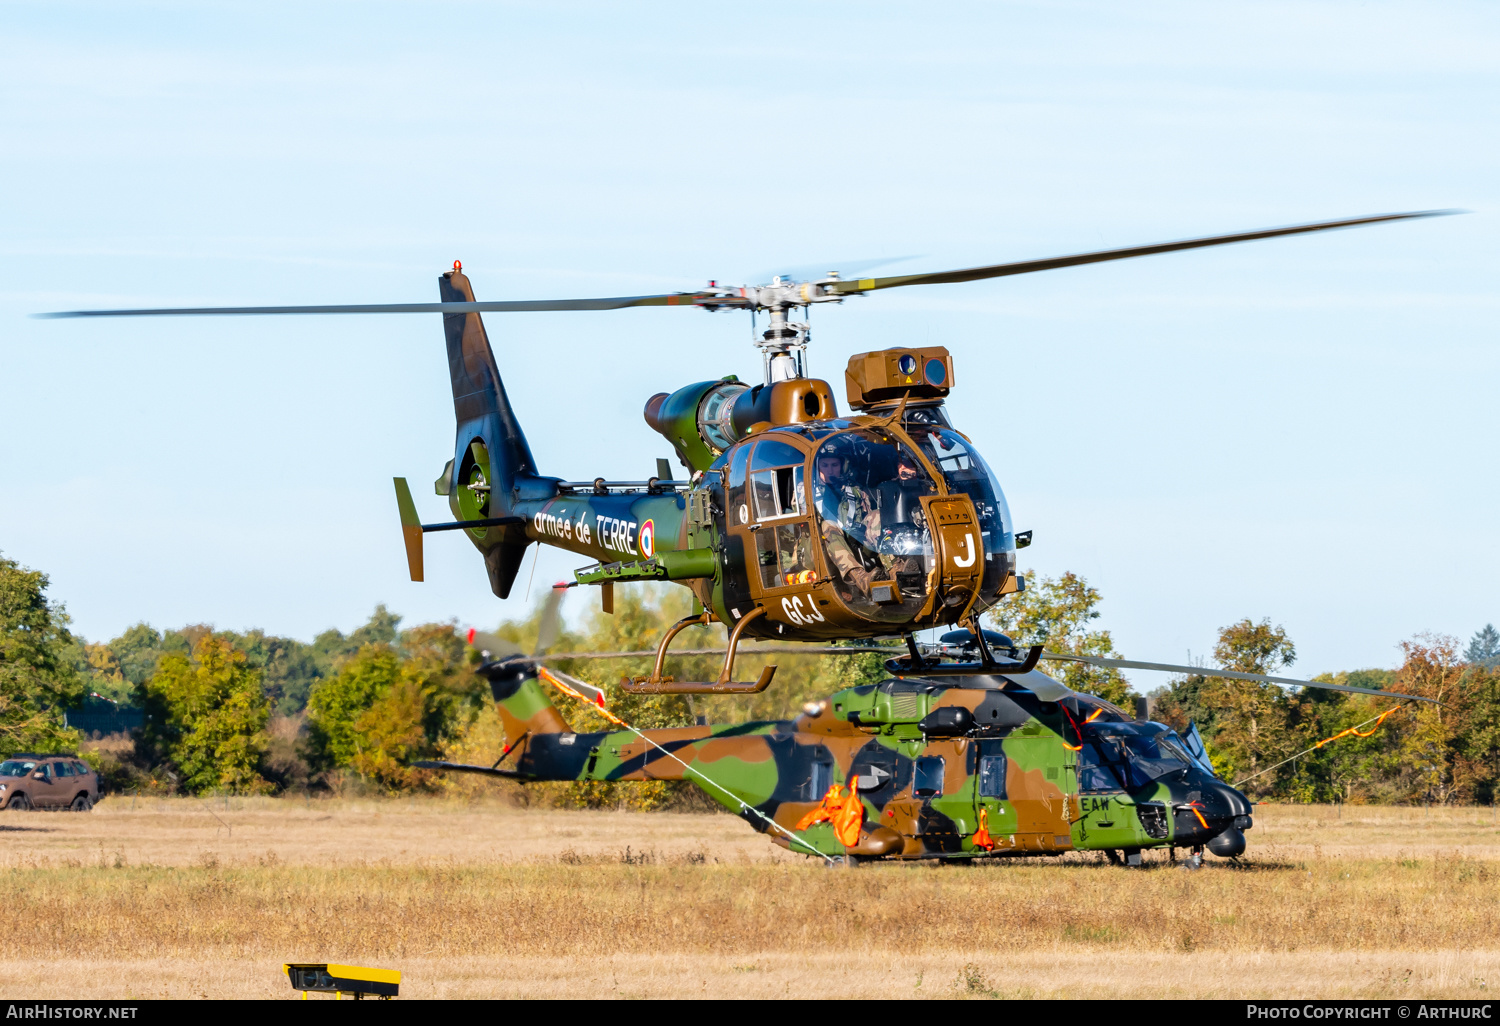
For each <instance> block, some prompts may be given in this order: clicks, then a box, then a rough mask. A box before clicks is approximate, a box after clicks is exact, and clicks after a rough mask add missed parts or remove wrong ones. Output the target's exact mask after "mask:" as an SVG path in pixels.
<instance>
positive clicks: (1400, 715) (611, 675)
mask: <svg viewBox="0 0 1500 1026" xmlns="http://www.w3.org/2000/svg"><path fill="white" fill-rule="evenodd" d="M1028 579H1029V580H1030V582H1031V586H1030V587H1029V588H1028V589H1027V590H1026V591H1025V592H1023V593H1022V594H1020V595H1017V596H1012V597H1010V598H1009V599H1007V600H1006V601H1005V602H1003V603H1002V604H1001V605H1000V606H998V607H996V609H994V610H991V611H990V613H989V614H987V622H988V624H989V626H991V627H992V628H994V629H997V630H1000V631H1002V632H1004V633H1005V634H1007V635H1009V636H1010V637H1011V638H1013V639H1014V640H1015V641H1016V642H1017V643H1018V644H1022V645H1029V644H1037V643H1040V644H1044V645H1045V646H1046V647H1047V648H1048V649H1049V650H1051V651H1058V652H1068V653H1074V654H1080V655H1099V656H1115V657H1122V656H1121V654H1120V653H1119V652H1117V651H1116V650H1115V647H1114V642H1113V639H1112V637H1111V635H1110V633H1109V632H1108V631H1107V630H1103V629H1101V628H1100V627H1099V626H1098V623H1097V621H1098V620H1099V619H1100V610H1099V606H1100V602H1101V597H1100V595H1099V593H1098V591H1097V590H1096V589H1094V588H1092V587H1091V586H1089V584H1088V583H1087V581H1085V580H1084V579H1082V578H1081V577H1078V576H1077V575H1074V574H1064V575H1062V576H1061V577H1058V578H1046V577H1038V576H1035V575H1031V576H1030V577H1029V578H1028ZM47 586H48V581H47V577H46V575H45V574H43V573H41V572H39V571H35V570H30V569H26V568H24V567H21V566H19V565H18V564H17V563H15V562H14V561H12V560H8V559H5V558H4V557H0V739H3V742H4V745H5V746H6V747H7V748H8V749H9V750H11V751H21V750H24V751H62V750H75V749H78V748H80V747H81V748H82V749H83V757H84V758H85V759H87V760H88V761H90V762H92V763H93V764H94V765H95V766H96V768H99V769H100V770H101V772H103V773H104V774H105V776H106V778H107V781H108V783H109V784H110V785H112V786H113V787H114V788H115V789H127V790H135V791H144V792H155V793H185V794H207V793H225V792H232V793H240V794H254V793H275V792H279V791H286V790H302V789H313V788H326V789H333V790H338V791H344V790H347V789H349V788H354V789H356V790H364V791H370V792H383V793H410V792H419V791H436V790H445V789H447V790H453V789H459V790H462V789H465V788H473V787H476V786H483V787H489V786H492V785H490V784H489V782H487V781H484V782H479V783H476V782H475V781H473V780H464V781H454V780H453V779H451V778H447V779H445V778H443V777H441V776H440V775H437V774H433V773H431V772H428V771H425V770H419V769H413V768H412V767H411V766H410V763H411V762H412V761H414V760H418V759H432V758H441V759H450V760H453V761H460V762H478V763H485V764H488V763H491V762H493V761H494V760H495V759H496V758H497V757H498V756H499V753H500V752H501V750H502V749H503V747H504V741H503V736H502V731H501V728H500V725H499V720H498V717H497V716H496V714H495V710H494V708H493V703H492V702H491V700H490V696H489V688H488V684H487V682H486V681H485V680H484V679H483V678H482V677H480V676H479V674H478V673H477V672H476V671H477V666H478V662H479V659H480V656H479V653H477V652H476V651H474V650H473V649H472V648H471V647H469V646H468V645H467V644H466V643H465V640H464V634H463V632H461V630H460V628H459V626H458V625H457V623H456V622H447V623H427V624H418V625H415V626H411V627H403V626H402V622H401V617H399V616H398V615H396V614H394V613H392V612H390V611H389V610H387V609H386V608H385V607H384V606H378V607H376V609H375V611H374V613H373V614H372V615H371V617H370V619H369V621H368V622H367V623H365V624H364V625H362V626H361V627H359V628H358V629H356V630H354V631H352V632H351V633H349V634H347V635H346V634H343V633H342V632H340V631H337V630H329V631H325V632H324V633H322V634H320V635H318V636H317V637H316V638H314V639H313V640H312V641H311V642H302V641H298V640H296V639H292V638H283V637H277V636H272V635H267V634H266V633H265V632H263V631H259V630H252V631H247V632H243V633H241V632H235V631H220V630H215V629H213V628H212V627H210V626H207V625H194V626H187V627H183V628H180V629H177V630H166V631H160V630H157V629H155V628H153V627H151V626H149V625H147V624H144V623H142V624H136V625H135V626H133V627H131V628H129V629H128V630H126V631H124V632H123V633H122V634H121V635H120V636H119V637H117V638H113V639H110V640H108V641H100V642H90V641H87V640H86V639H84V638H82V637H81V636H79V635H77V634H76V633H74V632H73V631H71V630H70V621H69V619H68V616H67V613H66V611H65V609H64V608H63V607H62V606H61V605H60V604H58V603H54V602H51V601H49V599H48V598H47V595H46V589H47ZM686 612H687V597H686V596H685V594H683V593H682V589H680V588H670V587H651V586H645V587H639V588H634V589H627V590H626V591H625V593H623V594H622V595H620V596H617V599H616V603H615V612H614V615H612V616H605V615H603V614H601V613H597V612H596V613H594V614H592V615H591V616H589V617H588V618H586V619H585V621H584V622H583V624H582V626H581V627H580V628H579V629H578V630H576V631H564V632H563V633H562V634H561V635H560V636H559V637H558V638H557V640H556V642H555V643H554V644H553V646H552V647H551V649H550V650H551V651H555V652H559V653H563V652H569V651H639V650H649V649H652V648H654V647H655V644H656V641H657V639H658V638H659V637H660V632H661V631H662V630H663V629H664V628H665V626H666V625H668V624H670V623H671V622H672V621H674V620H675V619H677V618H679V617H681V616H682V615H684V614H685V613H686ZM540 616H541V613H540V604H539V605H538V607H537V608H536V609H535V610H533V612H532V614H531V615H530V616H529V617H527V618H526V619H524V620H520V621H512V622H506V623H503V624H501V625H500V626H499V628H498V631H497V633H498V634H499V635H500V636H502V637H504V638H506V639H508V640H509V641H511V642H513V643H514V644H516V645H517V647H519V648H521V649H523V650H525V651H531V650H532V649H533V648H534V646H535V644H536V640H537V636H538V633H539V631H540ZM723 641H724V637H723V630H722V628H721V627H717V626H716V627H712V628H690V629H689V631H688V632H686V633H685V634H684V635H683V636H681V638H680V639H679V642H678V646H679V647H682V648H689V647H691V648H699V647H711V646H714V645H722V644H723ZM1402 651H1403V654H1404V658H1403V661H1402V664H1401V665H1400V666H1399V667H1398V668H1396V669H1393V670H1385V669H1366V670H1354V671H1349V672H1345V673H1337V674H1325V675H1322V676H1319V677H1316V678H1312V679H1316V680H1327V681H1328V682H1330V683H1344V684H1352V685H1355V686H1360V687H1376V688H1388V689H1392V690H1400V691H1409V692H1411V693H1413V694H1421V695H1425V696H1428V697H1433V698H1437V699H1439V701H1441V702H1442V705H1440V706H1427V705H1423V706H1422V707H1421V708H1415V706H1416V705H1417V703H1410V702H1407V703H1392V702H1391V700H1388V699H1380V698H1376V697H1372V696H1363V695H1349V694H1343V693H1339V692H1327V691H1314V690H1312V689H1305V690H1288V689H1283V688H1279V687H1276V686H1274V685H1257V684H1250V683H1247V682H1241V681H1230V680H1226V679H1224V678H1218V677H1214V676H1213V674H1212V670H1213V669H1214V668H1215V667H1217V668H1221V669H1228V670H1242V671H1246V672H1252V673H1273V674H1274V673H1276V672H1277V671H1284V670H1286V669H1287V668H1289V667H1290V666H1291V665H1292V664H1293V663H1294V662H1295V660H1296V649H1295V646H1294V645H1293V643H1292V641H1291V639H1290V638H1289V637H1287V635H1286V632H1285V631H1284V630H1283V629H1282V628H1280V627H1277V626H1273V625H1272V623H1271V621H1270V620H1267V619H1263V620H1260V621H1252V620H1251V619H1248V618H1247V619H1245V620H1242V621H1240V622H1238V623H1235V624H1230V625H1228V626H1226V627H1224V628H1223V629H1221V630H1220V631H1219V636H1218V639H1217V644H1216V645H1215V647H1214V649H1213V658H1214V664H1215V666H1213V667H1211V666H1207V665H1205V666H1204V668H1203V673H1202V674H1198V675H1193V676H1189V677H1183V678H1176V679H1172V680H1170V681H1168V682H1166V683H1164V684H1162V685H1160V686H1158V687H1156V688H1154V689H1153V690H1151V691H1150V692H1149V694H1148V695H1145V696H1139V695H1138V694H1137V692H1136V691H1133V690H1132V689H1131V686H1130V684H1129V682H1127V681H1126V679H1125V678H1124V677H1123V676H1122V675H1121V674H1120V673H1119V672H1118V671H1115V670H1104V669H1099V668H1096V667H1090V666H1087V665H1084V664H1079V663H1063V664H1055V663H1054V664H1051V665H1050V667H1049V672H1050V673H1052V674H1053V675H1055V676H1057V677H1058V678H1060V679H1061V680H1062V681H1063V682H1064V683H1066V684H1067V685H1068V686H1070V687H1072V688H1074V689H1075V690H1079V691H1086V692H1089V693H1092V694H1097V695H1099V696H1101V697H1104V698H1106V699H1108V700H1110V701H1112V702H1115V703H1116V704H1118V705H1120V706H1122V707H1123V708H1124V709H1125V710H1126V711H1127V712H1130V711H1133V708H1132V707H1133V704H1134V702H1135V700H1136V699H1137V697H1146V698H1148V699H1149V701H1150V709H1151V716H1152V717H1153V718H1154V719H1156V720H1158V721H1160V722H1163V723H1165V724H1168V725H1170V726H1172V727H1175V728H1177V729H1179V730H1186V729H1187V727H1188V725H1189V724H1190V723H1196V724H1197V726H1198V729H1199V731H1200V732H1201V733H1202V735H1203V737H1204V740H1205V742H1206V745H1207V747H1208V749H1209V752H1210V756H1211V758H1212V759H1213V761H1214V765H1215V769H1216V770H1217V771H1218V772H1219V774H1220V775H1221V776H1222V777H1224V779H1226V780H1229V781H1230V782H1231V783H1235V782H1240V781H1243V782H1242V783H1241V784H1240V786H1242V788H1243V789H1244V790H1246V791H1248V792H1249V793H1251V794H1252V795H1254V796H1256V797H1258V798H1262V799H1270V800H1284V801H1300V802H1314V801H1316V802H1327V801H1343V802H1443V803H1454V802H1485V803H1489V802H1493V801H1494V800H1495V798H1496V789H1497V786H1500V634H1497V632H1496V631H1495V629H1494V628H1493V627H1492V626H1486V627H1485V628H1483V629H1482V630H1481V631H1479V632H1478V633H1477V634H1476V635H1475V636H1474V638H1473V639H1472V640H1471V642H1470V643H1469V645H1468V647H1467V648H1466V649H1463V650H1462V651H1461V650H1460V648H1459V643H1458V642H1457V641H1455V640H1454V639H1452V638H1446V637H1438V636H1431V635H1419V636H1417V637H1415V638H1413V639H1411V640H1409V641H1407V642H1405V643H1404V644H1403V645H1402ZM773 661H774V662H776V663H777V664H778V665H779V669H778V672H777V679H776V682H775V684H773V685H772V687H771V688H770V689H769V690H768V691H766V692H763V693H761V694H759V695H744V696H712V697H697V698H690V697H688V696H683V695H649V696H642V695H629V694H626V693H625V692H623V691H621V690H620V689H619V687H618V681H619V679H620V678H621V677H622V676H631V675H640V674H644V673H646V672H649V670H650V665H649V664H650V659H649V658H646V657H641V658H635V659H616V660H610V661H608V662H604V663H587V662H583V661H579V660H570V659H567V658H563V657H559V658H555V659H554V660H552V661H551V663H550V664H551V665H553V666H555V667H556V668H557V669H560V670H562V671H564V672H567V673H573V674H576V675H578V676H581V677H584V678H585V679H588V680H591V681H594V682H596V683H599V684H600V685H601V686H603V687H604V688H605V691H606V695H607V702H608V704H609V706H610V708H611V709H612V710H613V711H614V712H616V713H617V714H618V715H621V716H623V717H624V718H625V719H627V720H628V721H629V722H632V723H634V724H636V725H637V726H640V727H643V728H645V727H666V726H681V725H687V724H691V723H693V722H694V721H695V720H696V721H700V722H714V723H722V722H736V721H739V720H744V719H752V718H753V719H784V718H791V717H793V716H795V715H796V714H797V712H798V710H799V709H800V707H801V706H802V705H803V704H804V703H805V702H807V701H810V700H813V699H815V698H820V697H823V696H825V695H827V694H829V693H831V692H832V691H835V690H838V689H839V688H842V687H848V686H851V685H855V684H861V683H871V682H875V681H878V680H881V679H883V678H884V677H885V676H886V673H885V671H884V668H883V666H882V663H881V659H880V657H879V656H878V655H872V654H860V653H853V652H851V653H850V654H848V655H837V656H819V655H800V654H796V655H785V654H782V655H777V656H757V655H756V653H755V650H754V646H753V645H750V646H747V647H746V648H745V649H743V654H742V655H741V657H740V659H739V660H738V663H737V666H736V675H737V676H740V677H743V678H746V679H753V678H754V677H755V676H756V675H757V674H758V673H759V671H760V667H761V665H763V664H764V663H766V662H773ZM671 672H673V673H674V674H675V675H676V676H677V677H678V678H679V679H706V678H710V677H711V676H712V675H716V674H717V672H718V665H717V660H716V659H714V658H713V657H684V658H679V659H676V660H675V662H674V664H673V666H672V669H671ZM556 699H557V702H558V705H559V707H560V708H561V710H562V712H563V715H564V716H565V717H566V718H567V719H568V721H569V722H570V724H572V726H573V727H574V728H575V729H578V730H582V731H587V730H600V729H606V724H605V721H604V720H603V719H602V718H601V717H600V716H598V714H597V713H596V712H595V711H593V710H592V708H591V707H589V706H587V705H581V704H578V703H575V702H573V701H572V700H570V699H567V698H566V697H564V696H556ZM90 703H93V704H94V706H96V707H98V706H99V705H101V704H107V705H108V706H110V707H114V706H118V705H123V706H128V707H132V708H136V709H139V710H140V711H141V713H142V715H143V722H142V725H141V727H140V728H139V729H138V730H135V731H133V732H132V733H131V734H130V735H129V736H115V737H111V738H95V739H89V738H84V737H82V736H81V735H80V734H79V732H78V731H76V730H72V729H70V728H68V727H67V726H66V717H65V714H66V713H67V712H68V711H70V710H79V709H84V708H87V707H88V706H89V704H90ZM1393 704H1394V705H1396V706H1397V707H1398V708H1399V711H1398V712H1396V713H1394V714H1392V715H1391V716H1389V717H1387V718H1386V719H1385V720H1382V721H1380V723H1379V724H1378V729H1374V730H1371V729H1370V725H1371V723H1372V722H1373V721H1374V720H1375V718H1377V717H1378V716H1379V714H1380V713H1381V712H1384V711H1385V710H1386V709H1387V708H1389V707H1391V706H1392V705H1393ZM1349 728H1356V729H1357V730H1358V731H1359V732H1358V733H1347V734H1346V735H1345V736H1343V737H1340V738H1339V740H1337V741H1334V742H1331V743H1329V744H1327V745H1325V746H1323V747H1321V748H1316V749H1315V750H1313V751H1311V752H1310V753H1307V754H1300V753H1303V751H1304V750H1305V749H1309V748H1313V746H1315V745H1316V744H1317V743H1318V742H1319V741H1321V740H1323V739H1324V738H1327V737H1332V736H1334V735H1336V734H1339V733H1341V732H1347V731H1348V730H1349ZM1293 756H1298V757H1296V758H1293ZM524 794H525V796H527V797H528V798H529V800H532V801H543V802H547V803H551V804H556V805H563V806H573V807H616V806H628V807H634V808H642V809H650V808H661V807H667V806H673V805H681V804H693V803H694V802H695V801H697V799H696V798H695V797H694V792H693V791H692V789H691V787H689V786H688V785H684V784H681V783H679V782H668V781H653V782H648V783H644V784H613V783H609V782H600V781H594V782H562V783H549V784H544V785H530V786H529V787H528V788H527V789H526V791H525V792H524Z"/></svg>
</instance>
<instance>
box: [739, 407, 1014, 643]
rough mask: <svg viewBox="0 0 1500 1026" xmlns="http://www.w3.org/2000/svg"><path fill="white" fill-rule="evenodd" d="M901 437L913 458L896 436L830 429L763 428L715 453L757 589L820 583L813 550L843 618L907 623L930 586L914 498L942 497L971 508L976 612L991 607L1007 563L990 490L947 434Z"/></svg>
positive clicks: (933, 562) (995, 490)
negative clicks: (847, 612)
mask: <svg viewBox="0 0 1500 1026" xmlns="http://www.w3.org/2000/svg"><path fill="white" fill-rule="evenodd" d="M909 429H910V436H909V437H910V438H911V439H912V440H913V441H914V442H916V445H917V449H915V450H914V449H913V448H912V447H911V446H910V445H908V444H907V443H906V442H905V441H903V440H902V439H901V438H900V437H899V436H898V435H897V434H896V433H892V432H888V431H885V430H883V429H881V428H878V427H857V426H855V425H853V424H851V423H850V422H848V421H841V420H834V421H821V422H816V423H811V424H803V425H798V426H797V427H788V428H780V429H773V430H770V431H765V432H763V433H761V434H760V435H758V436H757V437H756V438H754V439H752V440H750V441H749V442H746V443H742V444H741V445H739V446H737V447H736V448H734V449H733V450H732V451H731V452H730V453H726V457H727V458H728V464H729V465H728V475H727V478H728V480H727V493H726V499H727V502H726V505H727V510H726V514H727V518H728V520H729V526H730V527H731V528H735V527H739V528H742V529H746V530H748V531H749V532H751V533H752V534H753V535H754V550H755V555H754V567H753V569H752V572H754V573H757V574H758V575H759V577H760V580H759V582H758V583H759V584H760V587H761V589H762V590H770V589H774V588H783V587H790V586H795V585H801V584H808V583H813V582H815V581H817V580H819V579H820V570H819V567H818V562H819V561H818V560H817V558H816V557H815V552H818V553H820V554H821V556H822V560H821V562H822V564H823V567H824V569H823V571H822V574H826V576H827V577H829V578H831V579H832V581H833V584H834V587H835V589H836V590H837V592H838V594H839V597H840V599H841V600H842V601H843V602H844V603H845V604H846V605H847V606H848V607H849V608H850V609H851V610H853V611H854V612H856V613H858V614H859V615H861V616H863V617H866V618H868V619H871V620H875V621H878V622H888V623H904V622H909V621H910V620H912V619H913V618H914V617H915V616H916V615H917V614H919V613H920V612H921V610H922V609H923V608H924V607H925V606H926V605H927V601H928V598H929V596H930V594H931V592H932V589H933V588H935V587H937V586H938V581H939V573H938V571H939V567H938V558H937V555H936V553H935V548H934V541H933V536H932V531H931V529H930V527H929V525H928V523H927V516H926V512H925V509H924V506H923V503H922V499H923V497H926V496H936V495H939V494H941V492H942V491H944V490H946V491H947V492H948V493H950V494H952V493H960V494H965V495H968V496H969V497H970V498H971V499H972V500H973V503H974V508H975V511H976V513H977V515H978V518H979V528H980V532H981V535H982V538H983V543H982V548H983V551H984V558H985V573H984V577H983V581H982V583H981V588H980V590H981V595H980V604H979V608H983V606H987V605H989V604H991V603H993V602H994V601H995V598H996V597H997V595H998V592H999V589H1000V587H1001V586H1002V585H1003V584H1004V582H1005V578H1006V576H1007V574H1008V573H1010V572H1013V571H1014V560H1015V555H1014V549H1015V536H1014V531H1013V528H1012V525H1011V523H1010V512H1009V510H1008V509H1007V508H1006V505H1005V498H1004V495H1003V493H1002V492H1001V491H1000V486H999V483H998V482H997V481H996V480H995V478H994V475H993V474H992V473H991V471H990V469H989V467H988V466H987V465H986V464H985V462H984V460H983V459H982V458H981V457H980V456H979V454H978V453H977V452H976V451H974V449H973V447H972V446H971V445H970V444H969V443H968V442H967V441H966V440H965V439H964V438H963V436H961V435H960V434H958V432H956V431H954V430H953V429H952V428H950V427H947V426H946V425H944V424H941V423H937V422H931V423H912V424H910V425H909ZM809 449H811V452H809V451H808V450H809ZM918 452H920V454H921V457H925V459H923V458H919V456H918ZM720 465H721V466H722V465H723V464H722V463H721V464H720ZM930 468H936V469H937V471H938V474H939V475H940V476H941V479H942V481H941V487H940V485H939V483H938V482H937V481H936V480H935V479H934V476H933V474H932V471H931V469H930ZM748 556H749V553H748V552H747V557H748Z"/></svg>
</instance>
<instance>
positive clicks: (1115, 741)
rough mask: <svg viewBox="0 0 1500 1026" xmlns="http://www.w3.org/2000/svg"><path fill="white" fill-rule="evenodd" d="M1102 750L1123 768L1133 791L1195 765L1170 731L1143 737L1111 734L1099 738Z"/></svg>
mask: <svg viewBox="0 0 1500 1026" xmlns="http://www.w3.org/2000/svg"><path fill="white" fill-rule="evenodd" d="M1098 742H1099V748H1100V749H1101V750H1102V751H1103V752H1104V754H1105V757H1106V758H1107V759H1109V760H1110V761H1111V762H1114V763H1116V765H1117V768H1118V767H1119V765H1120V764H1123V768H1124V769H1125V770H1126V772H1127V774H1128V776H1129V779H1130V786H1131V787H1145V786H1146V785H1147V784H1149V783H1151V782H1152V781H1153V780H1157V779H1159V778H1161V777H1164V776H1166V775H1167V774H1169V773H1176V772H1178V771H1179V770H1183V769H1186V768H1187V767H1188V766H1190V765H1191V764H1192V761H1191V760H1190V759H1189V758H1188V756H1187V754H1186V753H1185V752H1184V751H1183V749H1182V747H1181V744H1182V742H1181V741H1180V740H1178V739H1176V735H1173V734H1172V733H1171V732H1170V731H1167V732H1164V733H1160V734H1154V735H1150V736H1146V735H1141V734H1127V733H1123V732H1122V733H1109V734H1101V736H1100V737H1099V738H1098Z"/></svg>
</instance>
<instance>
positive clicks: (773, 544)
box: [755, 468, 817, 588]
mask: <svg viewBox="0 0 1500 1026" xmlns="http://www.w3.org/2000/svg"><path fill="white" fill-rule="evenodd" d="M799 469H800V468H799ZM755 558H756V562H757V564H758V565H759V566H760V586H761V587H762V588H785V587H788V586H790V585H793V584H810V583H812V581H813V580H815V579H816V577H817V574H816V573H815V572H814V570H813V562H812V530H811V529H810V528H809V527H808V526H807V524H806V523H805V522H804V523H791V524H779V525H776V526H774V527H773V526H771V525H769V524H768V525H766V526H765V527H762V528H761V529H760V530H758V531H756V532H755Z"/></svg>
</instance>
